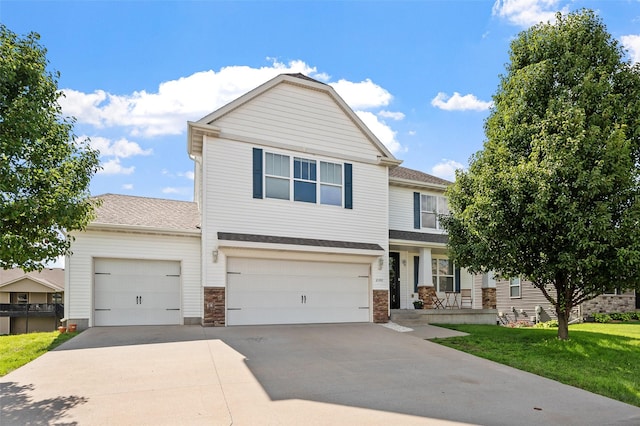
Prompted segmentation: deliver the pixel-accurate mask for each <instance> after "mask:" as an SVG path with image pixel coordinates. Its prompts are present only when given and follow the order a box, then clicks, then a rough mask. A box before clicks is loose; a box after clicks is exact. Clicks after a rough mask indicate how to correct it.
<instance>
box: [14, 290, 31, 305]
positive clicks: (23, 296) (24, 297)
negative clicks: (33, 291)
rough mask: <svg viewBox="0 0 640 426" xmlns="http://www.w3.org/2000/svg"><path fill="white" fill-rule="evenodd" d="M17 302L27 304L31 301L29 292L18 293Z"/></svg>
mask: <svg viewBox="0 0 640 426" xmlns="http://www.w3.org/2000/svg"><path fill="white" fill-rule="evenodd" d="M16 303H18V304H19V305H26V304H27V303H29V294H28V293H16Z"/></svg>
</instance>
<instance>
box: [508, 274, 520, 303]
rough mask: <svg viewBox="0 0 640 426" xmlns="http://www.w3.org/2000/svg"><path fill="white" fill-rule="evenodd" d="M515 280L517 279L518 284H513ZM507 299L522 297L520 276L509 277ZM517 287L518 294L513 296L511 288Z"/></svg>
mask: <svg viewBox="0 0 640 426" xmlns="http://www.w3.org/2000/svg"><path fill="white" fill-rule="evenodd" d="M515 280H518V284H514V282H515ZM508 282H509V299H522V278H521V277H511V278H509V281H508ZM514 288H517V289H518V295H517V296H513V295H512V292H511V289H514Z"/></svg>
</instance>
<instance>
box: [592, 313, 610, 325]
mask: <svg viewBox="0 0 640 426" xmlns="http://www.w3.org/2000/svg"><path fill="white" fill-rule="evenodd" d="M593 319H594V320H595V322H600V323H603V324H604V323H607V322H611V316H609V314H599V313H598V314H593Z"/></svg>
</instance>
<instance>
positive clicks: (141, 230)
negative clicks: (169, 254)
mask: <svg viewBox="0 0 640 426" xmlns="http://www.w3.org/2000/svg"><path fill="white" fill-rule="evenodd" d="M87 231H111V232H127V233H137V234H156V235H175V236H183V237H200V236H201V235H202V231H201V230H200V229H194V230H187V229H184V230H181V229H171V228H161V227H155V226H139V225H119V224H111V223H92V224H90V225H88V226H87Z"/></svg>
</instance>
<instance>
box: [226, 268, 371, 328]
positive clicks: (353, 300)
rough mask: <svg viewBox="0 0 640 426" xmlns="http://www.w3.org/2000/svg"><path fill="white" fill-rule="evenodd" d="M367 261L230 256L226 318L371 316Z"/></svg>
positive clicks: (267, 320)
mask: <svg viewBox="0 0 640 426" xmlns="http://www.w3.org/2000/svg"><path fill="white" fill-rule="evenodd" d="M369 270H370V265H369V264H351V263H328V262H302V261H291V260H273V259H245V258H229V259H228V264H227V271H228V277H227V285H228V287H227V290H228V300H227V323H228V324H229V325H249V324H308V323H332V322H368V321H369Z"/></svg>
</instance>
